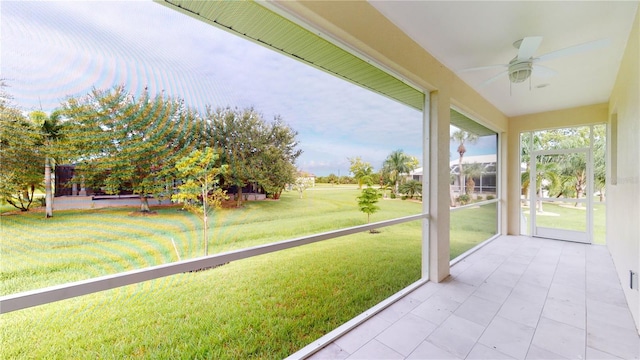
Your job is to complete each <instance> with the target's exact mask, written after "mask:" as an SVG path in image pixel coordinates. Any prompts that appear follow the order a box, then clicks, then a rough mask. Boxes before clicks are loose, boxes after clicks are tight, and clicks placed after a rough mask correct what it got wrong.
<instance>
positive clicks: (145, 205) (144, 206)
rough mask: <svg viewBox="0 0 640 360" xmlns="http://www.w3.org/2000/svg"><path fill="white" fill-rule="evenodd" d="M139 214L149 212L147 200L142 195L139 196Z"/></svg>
mask: <svg viewBox="0 0 640 360" xmlns="http://www.w3.org/2000/svg"><path fill="white" fill-rule="evenodd" d="M140 212H149V200H148V199H147V197H146V196H145V195H143V194H140Z"/></svg>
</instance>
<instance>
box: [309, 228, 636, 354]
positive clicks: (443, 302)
mask: <svg viewBox="0 0 640 360" xmlns="http://www.w3.org/2000/svg"><path fill="white" fill-rule="evenodd" d="M639 358H640V337H639V336H638V332H637V330H636V327H635V323H634V322H633V320H632V318H631V313H630V311H629V308H628V307H627V305H626V301H625V298H624V296H623V293H622V288H621V284H620V281H619V280H618V277H617V276H616V274H615V270H614V267H613V262H612V260H611V256H610V255H609V252H608V250H607V248H606V247H604V246H599V245H583V244H576V243H569V242H561V241H553V240H543V239H533V238H529V237H524V236H504V237H501V238H498V239H496V240H494V241H493V242H491V243H489V244H488V245H487V246H485V247H483V248H482V249H480V250H479V251H477V252H476V253H474V254H472V255H471V256H469V257H467V258H466V259H464V260H463V261H461V262H459V263H457V264H456V265H454V266H453V267H452V268H451V276H450V277H449V278H448V279H447V280H446V281H444V282H442V283H431V282H429V283H427V284H425V285H423V286H421V287H420V288H418V289H416V290H414V291H413V292H411V293H410V294H408V295H407V296H405V297H404V298H402V299H401V300H400V301H398V302H396V303H395V304H393V305H391V306H390V307H388V308H387V309H385V310H384V311H382V312H380V313H379V314H377V315H376V316H374V317H373V318H371V319H369V320H367V321H366V322H365V323H363V324H361V325H360V326H358V327H357V328H355V329H354V330H352V331H350V332H349V333H347V334H345V335H343V336H342V337H340V338H338V339H337V340H335V341H334V342H333V343H331V344H329V345H328V346H326V347H325V348H324V349H322V350H320V351H319V352H317V353H315V354H314V355H312V356H311V357H310V359H639Z"/></svg>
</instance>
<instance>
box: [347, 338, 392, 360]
mask: <svg viewBox="0 0 640 360" xmlns="http://www.w3.org/2000/svg"><path fill="white" fill-rule="evenodd" d="M347 359H353V360H360V359H362V360H376V359H381V360H394V359H404V356H402V355H401V354H398V353H397V352H395V351H393V350H392V349H390V348H389V347H387V346H385V345H384V344H381V343H380V342H378V341H376V340H371V341H370V342H368V343H366V344H365V345H364V346H363V347H361V348H360V349H359V350H358V351H357V352H356V353H354V354H353V355H351V356H349V357H348V358H347Z"/></svg>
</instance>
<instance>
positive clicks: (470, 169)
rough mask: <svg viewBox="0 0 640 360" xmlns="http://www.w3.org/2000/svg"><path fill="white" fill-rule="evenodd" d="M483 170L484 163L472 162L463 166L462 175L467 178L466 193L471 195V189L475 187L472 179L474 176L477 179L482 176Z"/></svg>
mask: <svg viewBox="0 0 640 360" xmlns="http://www.w3.org/2000/svg"><path fill="white" fill-rule="evenodd" d="M483 172H484V165H482V164H480V163H477V162H474V163H471V164H467V166H465V167H464V175H465V177H466V178H467V184H466V185H467V187H466V189H465V190H466V191H465V192H466V194H467V195H469V196H471V195H473V191H474V189H475V187H476V183H475V181H474V180H473V179H474V178H476V179H478V178H480V177H481V176H482V173H483Z"/></svg>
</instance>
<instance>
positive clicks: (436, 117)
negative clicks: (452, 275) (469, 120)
mask: <svg viewBox="0 0 640 360" xmlns="http://www.w3.org/2000/svg"><path fill="white" fill-rule="evenodd" d="M425 111H426V110H425ZM429 113H430V116H429V130H430V131H429V134H430V137H429V139H430V141H429V154H428V155H429V173H428V176H429V179H430V184H429V192H430V193H429V220H430V223H429V279H430V280H431V281H436V282H440V281H442V280H444V279H445V278H446V277H447V276H449V254H450V244H449V221H450V220H449V219H450V210H449V126H450V115H449V114H450V103H449V97H448V96H445V94H442V93H439V92H437V91H434V92H432V93H431V94H430V101H429Z"/></svg>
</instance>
